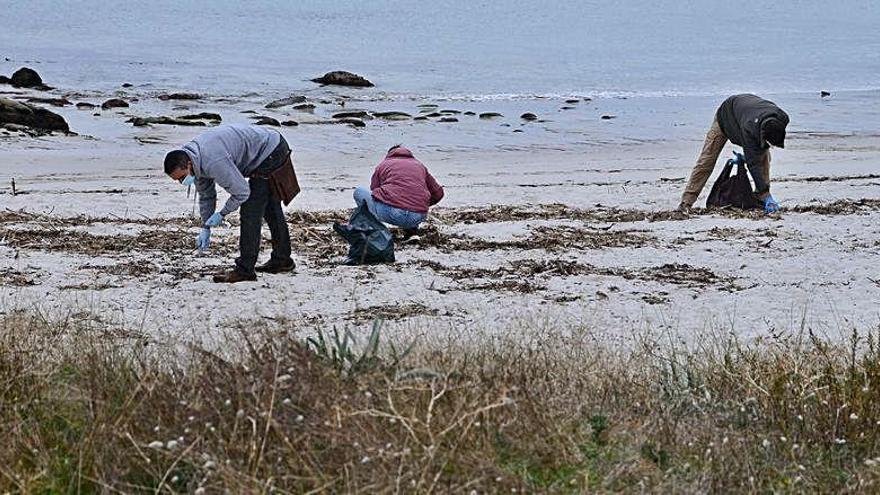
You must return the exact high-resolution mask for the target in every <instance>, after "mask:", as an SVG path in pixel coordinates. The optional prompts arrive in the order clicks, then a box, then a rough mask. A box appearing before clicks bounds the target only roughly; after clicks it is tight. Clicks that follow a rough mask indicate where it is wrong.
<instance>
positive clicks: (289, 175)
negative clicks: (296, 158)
mask: <svg viewBox="0 0 880 495" xmlns="http://www.w3.org/2000/svg"><path fill="white" fill-rule="evenodd" d="M269 191H270V192H271V193H272V197H274V198H275V199H277V200H279V201H281V202H282V203H284V206H287V205H289V204H290V202H291V201H293V198H295V197H296V195H297V194H299V191H300V189H299V181H297V180H296V171H295V170H293V161H292V160H291V159H290V155H287V159H286V160H284V164H283V165H281V166H280V167H278V168H277V169H275V170H273V171H272V173H271V174H269Z"/></svg>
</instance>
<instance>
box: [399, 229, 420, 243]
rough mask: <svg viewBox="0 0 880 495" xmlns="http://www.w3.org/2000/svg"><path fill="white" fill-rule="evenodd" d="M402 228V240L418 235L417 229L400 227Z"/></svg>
mask: <svg viewBox="0 0 880 495" xmlns="http://www.w3.org/2000/svg"><path fill="white" fill-rule="evenodd" d="M402 230H403V240H404V241H405V240H407V239H409V238H410V237H418V235H419V229H402Z"/></svg>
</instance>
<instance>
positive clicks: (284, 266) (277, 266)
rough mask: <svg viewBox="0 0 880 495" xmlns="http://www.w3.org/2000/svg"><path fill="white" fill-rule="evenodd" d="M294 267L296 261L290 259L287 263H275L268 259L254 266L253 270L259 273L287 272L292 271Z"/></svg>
mask: <svg viewBox="0 0 880 495" xmlns="http://www.w3.org/2000/svg"><path fill="white" fill-rule="evenodd" d="M295 269H296V263H295V262H294V261H293V260H290V262H289V263H276V262H274V261H271V260H270V261H267V262H265V263H263V264H262V265H260V266H258V267H256V268H255V269H254V270H255V271H257V272H259V273H287V272H292V271H293V270H295Z"/></svg>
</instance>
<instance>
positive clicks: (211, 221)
mask: <svg viewBox="0 0 880 495" xmlns="http://www.w3.org/2000/svg"><path fill="white" fill-rule="evenodd" d="M221 223H223V215H221V214H220V213H219V212H217V213H214V214H213V215H211V216H210V217H209V218H208V221H207V222H205V227H217V226H219V225H220V224H221Z"/></svg>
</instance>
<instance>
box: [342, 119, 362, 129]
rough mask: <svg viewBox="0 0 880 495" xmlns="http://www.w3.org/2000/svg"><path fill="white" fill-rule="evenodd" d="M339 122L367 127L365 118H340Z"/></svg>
mask: <svg viewBox="0 0 880 495" xmlns="http://www.w3.org/2000/svg"><path fill="white" fill-rule="evenodd" d="M337 122H339V123H340V124H348V125H350V126H352V127H366V126H367V124H366V123H364V121H363V120H360V119H339V120H338V121H337Z"/></svg>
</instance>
